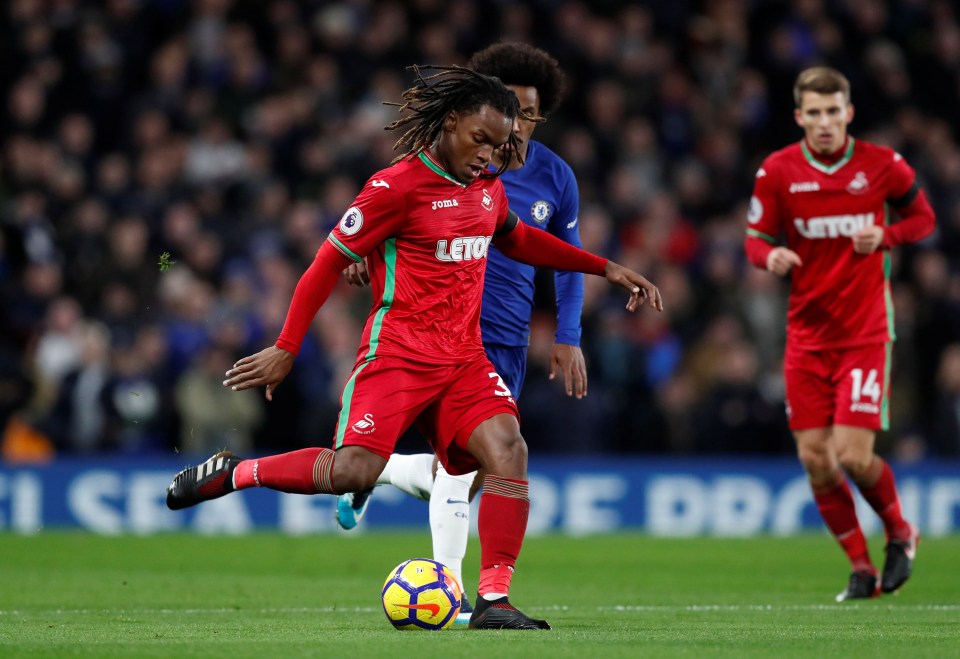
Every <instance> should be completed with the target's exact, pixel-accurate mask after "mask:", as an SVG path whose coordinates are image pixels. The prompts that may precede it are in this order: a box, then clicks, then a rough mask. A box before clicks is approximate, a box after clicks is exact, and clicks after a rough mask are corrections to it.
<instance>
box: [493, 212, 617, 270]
mask: <svg viewBox="0 0 960 659" xmlns="http://www.w3.org/2000/svg"><path fill="white" fill-rule="evenodd" d="M493 243H494V244H495V245H496V246H497V249H499V250H500V251H501V252H503V253H504V255H506V256H508V257H510V258H511V259H513V260H515V261H520V262H521V263H526V264H528V265H533V266H537V267H545V268H555V269H556V270H569V271H570V272H584V273H586V274H588V275H598V276H601V277H602V276H603V274H604V270H605V269H606V267H607V259H605V258H603V257H600V256H597V255H596V254H592V253H590V252H588V251H586V250H583V249H580V248H579V247H574V246H573V245H571V244H570V243H567V242H564V241H562V240H560V239H559V238H557V237H556V236H554V235H552V234H551V233H550V232H549V231H540V230H539V229H533V228H531V227H528V226H527V225H526V224H524V223H523V222H520V221H516V226H515V227H514V228H513V230H511V231H507V232H506V233H503V234H499V235H494V237H493Z"/></svg>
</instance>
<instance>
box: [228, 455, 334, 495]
mask: <svg viewBox="0 0 960 659" xmlns="http://www.w3.org/2000/svg"><path fill="white" fill-rule="evenodd" d="M335 455H336V454H335V453H334V452H333V450H331V449H328V448H305V449H301V450H299V451H292V452H290V453H281V454H280V455H271V456H268V457H266V458H257V459H255V460H244V461H242V462H241V463H240V464H238V465H237V467H236V469H235V470H234V472H233V485H234V487H235V488H236V489H238V490H242V489H244V488H248V487H266V488H269V489H271V490H279V491H280V492H291V493H293V494H336V492H334V491H333V483H332V482H331V473H332V472H333V458H334V456H335Z"/></svg>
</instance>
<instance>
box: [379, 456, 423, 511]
mask: <svg viewBox="0 0 960 659" xmlns="http://www.w3.org/2000/svg"><path fill="white" fill-rule="evenodd" d="M377 485H393V486H394V487H395V488H397V489H398V490H400V491H401V492H406V493H407V494H409V495H411V496H414V497H417V498H418V499H423V500H424V501H426V500H428V499H429V498H430V489H431V488H432V487H433V453H417V454H416V455H400V454H398V453H394V454H393V455H391V456H390V459H389V460H387V466H386V467H384V468H383V473H381V474H380V477H379V478H378V479H377Z"/></svg>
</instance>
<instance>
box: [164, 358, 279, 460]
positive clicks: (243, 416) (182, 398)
mask: <svg viewBox="0 0 960 659" xmlns="http://www.w3.org/2000/svg"><path fill="white" fill-rule="evenodd" d="M235 360H236V359H235V356H234V354H233V353H231V352H230V351H228V350H225V349H224V348H223V347H222V346H219V345H216V344H212V345H209V346H207V347H206V348H204V349H203V350H202V351H201V352H199V353H198V354H197V355H196V357H195V358H194V361H193V363H192V364H191V365H190V366H189V367H187V370H186V371H185V372H184V373H183V376H182V377H180V379H179V380H178V381H177V384H176V386H175V388H174V401H175V402H176V404H177V407H178V409H179V410H180V417H181V428H180V441H179V442H178V444H177V450H178V451H179V452H180V453H187V454H190V455H205V454H208V453H209V454H212V453H216V452H218V451H222V450H224V449H229V450H231V451H233V452H235V453H237V454H238V455H243V454H249V453H250V452H251V451H252V449H253V431H254V428H255V427H256V426H257V424H259V423H260V421H261V420H262V418H263V408H262V405H263V404H262V403H261V401H260V394H259V392H256V391H241V392H236V391H231V390H229V389H227V388H226V387H224V386H223V374H224V373H225V372H226V371H227V370H228V369H229V368H230V367H231V366H232V365H233V362H234V361H235Z"/></svg>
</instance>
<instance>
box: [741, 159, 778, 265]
mask: <svg viewBox="0 0 960 659" xmlns="http://www.w3.org/2000/svg"><path fill="white" fill-rule="evenodd" d="M776 176H777V171H776V168H775V166H774V164H773V163H772V162H771V161H770V159H769V158H767V159H766V160H765V161H764V162H763V165H762V166H761V167H760V169H758V170H757V176H756V178H755V180H754V183H753V196H752V197H750V207H749V209H748V210H747V235H746V238H745V239H744V244H743V247H744V251H746V253H747V258H748V259H749V260H750V263H752V264H753V265H755V266H756V267H758V268H763V269H766V268H767V256H768V255H769V254H770V252H771V250H773V248H774V247H776V245H777V240H778V238H779V236H780V232H781V212H780V206H779V200H778V197H777V191H776Z"/></svg>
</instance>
